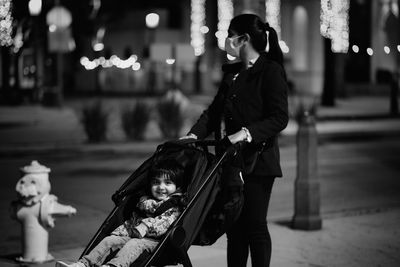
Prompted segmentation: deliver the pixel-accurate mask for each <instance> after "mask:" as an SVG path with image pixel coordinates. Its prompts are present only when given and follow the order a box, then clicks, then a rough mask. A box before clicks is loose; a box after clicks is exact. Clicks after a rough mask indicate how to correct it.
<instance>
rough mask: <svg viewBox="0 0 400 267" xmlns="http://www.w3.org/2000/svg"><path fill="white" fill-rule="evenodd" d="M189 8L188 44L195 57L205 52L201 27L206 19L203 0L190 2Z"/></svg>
mask: <svg viewBox="0 0 400 267" xmlns="http://www.w3.org/2000/svg"><path fill="white" fill-rule="evenodd" d="M191 8H192V12H191V14H190V19H191V26H190V38H191V42H190V44H191V45H192V46H193V49H194V54H195V55H196V56H200V55H202V54H203V53H204V52H205V45H204V44H205V38H204V28H203V26H205V19H206V11H205V0H192V2H191ZM202 29H203V32H202Z"/></svg>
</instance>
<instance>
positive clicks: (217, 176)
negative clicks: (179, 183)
mask: <svg viewBox="0 0 400 267" xmlns="http://www.w3.org/2000/svg"><path fill="white" fill-rule="evenodd" d="M209 147H215V150H218V149H220V148H221V146H220V142H218V141H214V140H205V141H197V140H196V141H195V140H179V141H170V142H166V143H164V144H161V145H159V146H158V147H157V150H156V152H155V153H154V154H153V155H152V156H151V157H150V158H149V159H147V160H146V161H145V162H144V163H143V164H142V165H141V166H140V167H139V168H138V169H137V170H136V171H135V172H134V173H133V174H132V175H130V177H129V178H128V179H127V180H126V181H125V182H124V183H123V184H122V186H121V187H120V188H119V189H118V190H117V191H116V192H115V193H114V194H113V196H112V200H113V201H114V203H115V207H114V208H113V210H112V211H111V213H110V214H109V215H108V217H107V218H106V220H105V221H104V222H103V224H102V225H101V227H100V229H99V230H98V231H97V232H96V234H95V235H94V237H93V238H92V240H91V241H90V242H89V244H88V245H87V246H86V248H85V250H84V251H83V253H82V254H81V256H80V258H82V257H83V256H84V255H86V254H88V253H89V252H90V251H91V250H92V249H93V248H94V247H95V246H96V245H97V244H98V243H99V242H100V241H101V240H102V239H103V238H104V237H106V236H108V235H109V234H110V233H111V232H112V231H113V230H114V229H115V228H116V227H117V226H118V225H120V224H121V223H122V222H124V220H125V219H126V218H128V217H129V214H131V211H132V207H135V204H136V203H137V201H138V199H139V197H140V194H141V193H142V192H143V189H144V188H145V186H146V183H147V182H146V177H147V173H148V171H149V169H150V167H151V166H152V165H153V164H156V163H157V162H160V161H163V160H168V159H174V160H176V161H178V162H180V164H182V166H183V167H184V172H185V181H184V185H183V187H184V192H185V194H184V202H185V203H184V209H183V212H182V213H181V215H180V216H179V217H178V219H177V220H176V221H175V222H174V223H173V225H172V226H171V227H170V228H169V230H168V231H167V233H166V234H165V235H164V236H163V237H162V238H161V239H160V241H159V244H158V245H157V247H156V248H155V250H154V251H153V252H152V253H149V252H144V253H142V254H141V256H140V257H139V258H138V259H137V260H136V261H135V262H134V263H133V264H132V265H131V267H133V266H135V267H143V266H165V265H177V264H183V266H184V267H191V266H192V264H191V261H190V259H189V256H188V254H187V250H188V249H189V247H190V246H191V245H192V244H195V245H211V244H212V243H214V242H215V241H216V240H217V239H218V238H219V237H220V236H221V235H222V234H224V232H225V228H224V226H223V225H224V222H223V220H222V221H221V214H220V211H221V207H222V206H221V205H220V204H218V205H216V203H218V202H220V201H218V199H221V192H222V190H221V189H222V186H221V173H222V165H223V163H224V162H226V161H227V160H228V159H229V158H231V157H233V156H234V155H235V154H236V153H237V151H238V149H239V146H236V145H232V146H229V147H225V148H224V151H223V153H221V156H219V157H218V158H217V156H215V155H214V154H212V153H210V152H209V150H208V148H209ZM236 207H237V209H240V208H241V206H240V205H236ZM212 213H213V215H212V216H211V214H212ZM231 213H232V212H231ZM234 213H235V212H234ZM237 213H238V212H237ZM222 217H223V216H222ZM216 218H217V219H216ZM210 225H213V226H215V227H212V228H213V229H214V230H213V232H210V231H209V228H210ZM206 228H208V229H206ZM112 256H113V255H110V257H112Z"/></svg>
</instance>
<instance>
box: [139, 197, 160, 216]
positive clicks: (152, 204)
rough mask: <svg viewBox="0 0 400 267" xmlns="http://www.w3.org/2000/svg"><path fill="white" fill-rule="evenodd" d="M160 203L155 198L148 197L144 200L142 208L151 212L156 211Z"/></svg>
mask: <svg viewBox="0 0 400 267" xmlns="http://www.w3.org/2000/svg"><path fill="white" fill-rule="evenodd" d="M158 206H159V205H158V203H157V201H155V200H154V199H147V200H145V201H143V202H142V205H141V207H142V209H143V210H145V211H148V212H151V213H154V212H155V211H156V209H157V208H158Z"/></svg>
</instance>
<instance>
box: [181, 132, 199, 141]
mask: <svg viewBox="0 0 400 267" xmlns="http://www.w3.org/2000/svg"><path fill="white" fill-rule="evenodd" d="M185 139H196V140H197V135H195V134H194V133H188V134H187V135H185V136H182V137H179V140H185Z"/></svg>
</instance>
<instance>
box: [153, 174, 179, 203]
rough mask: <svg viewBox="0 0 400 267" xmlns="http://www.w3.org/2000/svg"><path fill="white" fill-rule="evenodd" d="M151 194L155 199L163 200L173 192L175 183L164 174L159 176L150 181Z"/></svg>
mask: <svg viewBox="0 0 400 267" xmlns="http://www.w3.org/2000/svg"><path fill="white" fill-rule="evenodd" d="M150 190H151V194H152V195H153V197H154V198H155V199H156V200H164V199H166V198H168V197H169V195H171V194H173V193H175V191H176V184H175V183H174V182H173V181H172V180H171V179H169V178H168V177H166V176H160V177H156V178H154V179H153V181H152V182H151V188H150Z"/></svg>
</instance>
